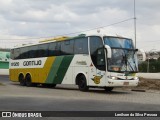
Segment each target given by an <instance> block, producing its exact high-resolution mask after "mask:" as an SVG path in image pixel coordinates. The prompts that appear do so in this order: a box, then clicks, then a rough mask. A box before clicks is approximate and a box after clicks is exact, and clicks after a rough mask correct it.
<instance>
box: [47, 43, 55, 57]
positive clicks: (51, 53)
mask: <svg viewBox="0 0 160 120" xmlns="http://www.w3.org/2000/svg"><path fill="white" fill-rule="evenodd" d="M55 47H56V43H50V44H49V49H48V50H49V51H48V54H49V56H55Z"/></svg>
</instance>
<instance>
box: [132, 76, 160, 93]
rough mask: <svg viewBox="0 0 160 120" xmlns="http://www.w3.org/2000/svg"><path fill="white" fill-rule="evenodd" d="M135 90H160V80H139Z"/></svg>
mask: <svg viewBox="0 0 160 120" xmlns="http://www.w3.org/2000/svg"><path fill="white" fill-rule="evenodd" d="M135 88H142V89H146V90H160V80H155V79H144V78H140V81H139V84H138V86H137V87H135Z"/></svg>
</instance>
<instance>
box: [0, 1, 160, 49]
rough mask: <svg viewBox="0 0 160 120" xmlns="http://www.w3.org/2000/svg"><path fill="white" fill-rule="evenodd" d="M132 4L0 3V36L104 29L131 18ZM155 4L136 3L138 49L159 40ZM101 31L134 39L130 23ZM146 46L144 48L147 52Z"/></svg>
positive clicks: (70, 2) (69, 2) (148, 2)
mask: <svg viewBox="0 0 160 120" xmlns="http://www.w3.org/2000/svg"><path fill="white" fill-rule="evenodd" d="M133 2H134V1H133V0H123V1H121V0H112V1H107V0H78V1H73V0H58V1H57V0H34V1H33V0H1V1H0V26H1V27H0V33H1V35H0V36H1V37H2V38H7V37H8V38H12V37H13V38H15V37H17V38H24V37H25V38H27V37H47V36H55V35H61V34H66V33H72V32H77V31H83V30H86V29H90V28H95V27H98V26H107V25H109V24H112V23H115V22H119V21H121V20H124V19H128V18H132V17H133ZM159 4H160V1H159V0H152V1H146V0H140V1H138V0H136V13H137V39H138V40H137V41H138V42H139V43H138V46H139V47H143V45H142V44H141V43H144V40H145V41H150V40H151V39H153V40H158V39H159V28H160V23H159V21H160V13H159V12H158V11H159V10H160V8H159ZM103 31H106V32H107V34H110V33H112V34H118V35H122V36H125V37H130V38H134V26H133V20H131V21H127V22H125V23H121V24H117V25H115V26H110V27H106V28H105V29H103ZM5 36H6V37H5ZM144 44H148V43H144ZM150 44H155V43H150ZM150 44H148V46H149V47H148V48H147V47H144V49H146V50H147V49H151V47H150Z"/></svg>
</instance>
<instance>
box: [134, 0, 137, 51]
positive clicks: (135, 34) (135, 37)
mask: <svg viewBox="0 0 160 120" xmlns="http://www.w3.org/2000/svg"><path fill="white" fill-rule="evenodd" d="M136 32H137V30H136V0H134V39H135V49H136V43H137V33H136Z"/></svg>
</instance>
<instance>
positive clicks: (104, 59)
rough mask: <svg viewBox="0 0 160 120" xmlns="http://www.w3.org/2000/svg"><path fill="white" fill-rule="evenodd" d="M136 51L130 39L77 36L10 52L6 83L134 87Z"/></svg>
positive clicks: (24, 46) (108, 88)
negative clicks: (8, 80)
mask: <svg viewBox="0 0 160 120" xmlns="http://www.w3.org/2000/svg"><path fill="white" fill-rule="evenodd" d="M137 51H138V50H137V49H135V48H134V45H133V41H132V39H129V38H124V37H117V36H107V35H101V34H92V35H87V34H81V35H78V36H75V37H61V38H55V39H51V40H45V41H41V42H39V43H37V44H28V45H23V46H19V47H15V48H13V49H11V59H10V64H9V66H10V68H9V72H10V75H9V76H10V80H11V81H13V82H19V83H20V85H22V86H28V87H29V86H35V85H44V86H50V87H55V86H56V85H57V84H73V85H78V88H79V90H80V91H87V90H88V89H89V87H99V88H104V90H106V91H111V90H112V89H113V88H114V87H123V86H137V85H138V82H139V78H138V77H137V76H136V73H137V72H138V63H137Z"/></svg>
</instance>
